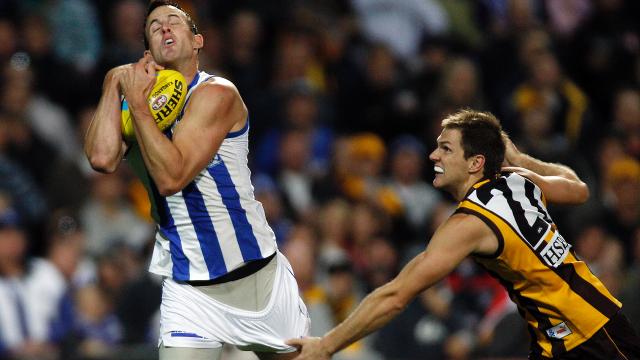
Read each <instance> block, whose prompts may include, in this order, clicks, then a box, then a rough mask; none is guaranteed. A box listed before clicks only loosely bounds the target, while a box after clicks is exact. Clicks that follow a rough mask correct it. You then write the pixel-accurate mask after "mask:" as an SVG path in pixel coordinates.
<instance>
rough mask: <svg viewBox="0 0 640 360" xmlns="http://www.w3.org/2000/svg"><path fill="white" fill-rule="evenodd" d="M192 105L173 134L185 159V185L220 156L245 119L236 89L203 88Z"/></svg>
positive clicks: (204, 86) (196, 94) (190, 102)
mask: <svg viewBox="0 0 640 360" xmlns="http://www.w3.org/2000/svg"><path fill="white" fill-rule="evenodd" d="M198 90H199V91H198V92H196V93H194V94H193V95H192V97H191V100H190V101H189V104H188V106H187V108H186V109H185V114H184V117H183V118H182V120H181V121H180V123H179V124H178V125H176V128H175V129H174V134H173V143H174V145H175V146H176V147H177V148H178V150H179V151H180V153H181V155H182V162H183V164H182V166H183V174H184V175H185V176H184V177H185V179H186V180H185V181H190V179H192V178H193V177H195V175H196V174H197V173H198V172H200V171H201V170H202V169H203V168H204V167H205V166H206V165H207V163H208V162H209V161H211V159H212V157H213V156H214V155H215V154H216V153H217V151H218V149H219V148H220V145H221V144H222V141H224V138H225V137H226V136H227V134H228V133H229V131H230V130H231V129H232V128H233V127H234V125H235V124H236V123H237V122H238V121H239V120H240V119H242V114H241V113H240V112H239V111H238V109H239V107H238V104H237V102H241V100H240V98H239V96H238V95H237V92H236V91H235V90H234V89H228V88H226V87H223V86H219V85H215V84H206V85H203V88H202V89H198Z"/></svg>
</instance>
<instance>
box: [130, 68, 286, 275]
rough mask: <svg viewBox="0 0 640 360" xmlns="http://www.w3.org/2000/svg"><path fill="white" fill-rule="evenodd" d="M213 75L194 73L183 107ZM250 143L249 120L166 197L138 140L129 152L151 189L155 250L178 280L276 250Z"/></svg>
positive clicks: (219, 271) (229, 267)
mask: <svg viewBox="0 0 640 360" xmlns="http://www.w3.org/2000/svg"><path fill="white" fill-rule="evenodd" d="M211 78H212V77H211V76H210V75H208V74H206V73H204V72H200V73H199V74H198V75H197V76H196V79H194V81H193V82H192V83H191V84H190V85H189V91H188V94H187V102H186V104H185V108H187V107H188V106H189V99H190V96H191V94H192V93H193V91H194V90H195V89H196V88H197V87H198V86H199V85H200V84H202V83H204V82H205V81H209V80H210V79H211ZM183 114H184V110H183V111H182V113H181V115H180V117H179V118H178V120H176V123H174V125H173V126H172V127H171V129H169V130H167V131H166V132H165V134H166V135H167V136H168V137H171V136H172V131H173V129H174V128H175V126H176V125H177V124H178V123H179V122H180V121H182V115H183ZM248 142H249V121H248V120H247V122H246V125H245V126H244V128H242V129H240V130H238V131H235V132H230V133H229V134H227V137H226V138H225V139H224V140H223V142H222V144H221V145H220V148H219V149H218V152H217V153H216V154H214V155H213V156H212V158H211V161H210V162H209V163H208V164H207V166H206V167H205V168H204V169H202V171H200V172H199V173H198V174H197V175H196V177H195V178H194V179H193V181H191V182H190V183H189V184H187V186H186V187H185V188H184V189H182V190H181V191H179V192H177V193H176V194H173V195H171V196H166V197H163V196H161V195H160V194H159V193H158V191H157V189H156V187H155V185H154V183H153V180H152V179H151V177H150V175H149V174H148V172H147V171H146V168H145V167H144V162H143V161H142V156H141V153H140V149H139V147H138V146H137V145H136V144H134V145H133V146H132V148H131V149H130V150H129V152H128V154H127V160H128V161H129V163H131V165H132V167H133V168H134V170H135V172H136V173H137V175H138V176H139V177H140V178H141V180H142V182H143V183H144V185H145V187H146V188H147V191H148V193H149V199H150V201H151V205H152V209H151V211H152V217H153V218H154V220H156V222H157V224H158V237H157V239H158V242H160V243H161V245H163V246H162V249H157V251H164V252H166V257H167V259H165V260H166V261H164V262H163V263H168V265H163V267H164V268H166V267H167V266H171V274H172V275H171V276H172V277H173V278H174V279H176V280H209V279H213V278H216V277H219V276H221V275H224V274H226V273H227V272H229V271H231V270H233V269H235V268H237V267H239V266H241V265H242V264H244V263H245V262H247V261H251V260H256V259H262V258H264V257H266V256H269V255H271V254H273V252H274V251H275V249H276V245H275V236H274V234H273V231H272V230H271V228H270V227H269V225H268V224H267V221H266V217H265V215H264V210H263V208H262V205H261V204H260V203H259V202H258V201H256V200H255V197H254V195H253V187H252V185H251V172H250V170H249V167H248V160H247V158H248V153H249V150H248V149H249V145H248ZM169 256H170V258H169ZM154 257H155V254H154ZM152 270H153V264H152ZM163 275H166V274H163Z"/></svg>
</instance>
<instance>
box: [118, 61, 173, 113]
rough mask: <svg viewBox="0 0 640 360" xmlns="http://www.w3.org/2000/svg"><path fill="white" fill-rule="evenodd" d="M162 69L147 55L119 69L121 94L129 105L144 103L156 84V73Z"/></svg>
mask: <svg viewBox="0 0 640 360" xmlns="http://www.w3.org/2000/svg"><path fill="white" fill-rule="evenodd" d="M162 69H164V67H162V66H160V65H158V64H157V63H156V62H155V61H154V60H153V58H152V57H151V56H150V55H148V54H145V56H144V57H142V58H141V59H140V60H139V61H138V62H137V63H134V64H129V66H124V67H123V68H122V69H121V71H120V74H119V75H120V76H119V79H118V80H119V83H120V89H121V90H122V94H123V95H124V96H125V98H127V102H128V103H129V105H132V106H136V105H141V104H143V103H146V99H147V97H149V94H150V93H151V89H153V86H154V85H155V83H156V71H158V70H162Z"/></svg>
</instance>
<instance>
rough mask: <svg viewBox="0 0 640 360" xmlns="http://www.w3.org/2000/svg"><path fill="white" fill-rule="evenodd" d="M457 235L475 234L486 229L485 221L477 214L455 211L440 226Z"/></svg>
mask: <svg viewBox="0 0 640 360" xmlns="http://www.w3.org/2000/svg"><path fill="white" fill-rule="evenodd" d="M440 229H441V230H443V231H447V232H451V233H452V234H455V235H456V236H461V237H466V236H471V237H473V236H475V235H477V232H478V231H480V232H482V231H483V230H484V229H485V226H484V222H483V221H482V220H481V219H480V218H479V217H478V216H476V215H474V214H470V213H466V212H455V213H454V214H453V215H451V216H450V217H449V218H448V219H447V220H446V221H445V222H444V223H443V224H442V226H441V227H440Z"/></svg>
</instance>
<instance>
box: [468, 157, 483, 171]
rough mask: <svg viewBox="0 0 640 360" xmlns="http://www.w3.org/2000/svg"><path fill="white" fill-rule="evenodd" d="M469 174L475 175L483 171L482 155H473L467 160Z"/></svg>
mask: <svg viewBox="0 0 640 360" xmlns="http://www.w3.org/2000/svg"><path fill="white" fill-rule="evenodd" d="M469 160H470V161H469V172H470V173H477V172H482V171H483V170H484V164H485V161H486V159H485V157H484V155H474V156H472V157H471V158H470V159H469Z"/></svg>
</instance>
